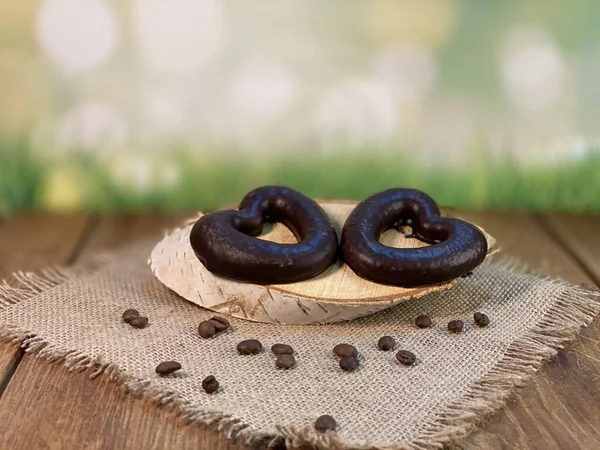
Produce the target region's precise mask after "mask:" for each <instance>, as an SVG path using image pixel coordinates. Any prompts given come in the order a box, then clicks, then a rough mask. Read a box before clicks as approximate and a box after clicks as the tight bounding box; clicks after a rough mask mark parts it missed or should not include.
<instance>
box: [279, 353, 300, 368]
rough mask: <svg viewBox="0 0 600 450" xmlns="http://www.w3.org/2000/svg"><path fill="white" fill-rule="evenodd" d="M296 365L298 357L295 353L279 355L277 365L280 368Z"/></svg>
mask: <svg viewBox="0 0 600 450" xmlns="http://www.w3.org/2000/svg"><path fill="white" fill-rule="evenodd" d="M295 365H296V358H294V355H287V354H285V355H279V356H278V357H277V361H275V367H277V368H278V369H291V368H292V367H294V366H295Z"/></svg>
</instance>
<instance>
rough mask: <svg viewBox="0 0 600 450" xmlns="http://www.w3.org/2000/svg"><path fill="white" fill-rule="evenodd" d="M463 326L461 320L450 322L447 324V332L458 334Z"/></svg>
mask: <svg viewBox="0 0 600 450" xmlns="http://www.w3.org/2000/svg"><path fill="white" fill-rule="evenodd" d="M464 326H465V324H464V323H463V321H462V320H451V321H450V322H448V330H450V331H451V332H453V333H460V332H461V331H462V330H463V327H464Z"/></svg>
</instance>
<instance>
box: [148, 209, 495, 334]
mask: <svg viewBox="0 0 600 450" xmlns="http://www.w3.org/2000/svg"><path fill="white" fill-rule="evenodd" d="M319 204H320V205H321V206H322V207H323V209H324V210H325V212H327V214H328V215H329V217H330V218H331V220H332V221H333V223H334V225H335V227H336V229H337V231H338V235H340V234H341V229H342V226H343V225H344V222H345V221H346V218H347V217H348V215H349V214H350V212H351V211H352V209H353V208H354V206H355V205H356V202H343V201H341V202H340V201H338V202H329V201H320V202H319ZM442 214H443V215H449V213H448V212H447V211H444V212H443V213H442ZM451 215H452V216H454V217H458V218H460V214H459V213H456V212H454V211H453V212H452V213H451ZM201 216H202V214H198V217H201ZM196 220H197V218H194V219H193V220H190V221H189V222H188V223H187V224H186V225H185V226H183V227H182V228H178V229H175V230H172V231H171V232H170V233H168V234H167V235H166V236H165V238H164V239H163V240H161V241H160V242H159V243H158V244H157V245H156V246H155V247H154V249H153V250H152V253H151V255H150V258H149V261H148V262H149V264H150V267H151V269H152V272H153V273H154V275H155V276H156V277H157V278H158V280H160V282H162V283H163V284H164V285H165V286H167V287H169V288H170V289H171V290H173V291H174V292H176V293H177V294H179V295H180V296H181V297H183V298H185V299H187V300H189V301H190V302H192V303H195V304H197V305H199V306H202V307H204V308H207V309H210V310H213V311H215V312H217V313H219V314H224V315H229V316H233V317H237V318H241V319H246V320H252V321H256V322H266V323H276V324H296V325H297V324H305V325H308V324H318V323H333V322H341V321H345V320H352V319H356V318H358V317H362V316H366V315H369V314H373V313H375V312H378V311H381V310H383V309H386V308H389V307H390V306H393V305H395V304H397V303H399V302H403V301H407V300H410V299H412V298H417V297H421V296H423V295H426V294H428V293H431V292H435V291H438V290H442V289H450V288H452V286H454V285H455V284H456V283H457V281H458V280H451V281H449V282H445V283H441V284H437V285H432V286H427V287H418V288H401V287H397V286H386V285H381V284H376V283H372V282H370V281H367V280H365V279H363V278H360V277H359V276H357V275H356V274H355V273H354V272H353V271H352V270H351V269H350V268H349V267H348V266H347V265H345V264H343V263H340V262H339V261H338V262H336V263H335V264H334V265H332V266H331V267H330V268H329V269H327V270H326V271H325V272H324V273H323V274H321V275H319V276H318V277H315V278H313V279H311V280H307V281H302V282H299V283H292V284H285V285H270V286H260V285H254V284H247V283H238V282H236V281H233V280H228V279H224V278H221V277H218V276H215V275H213V274H212V273H211V272H209V271H208V270H206V268H205V267H204V266H203V265H202V263H201V262H200V261H199V260H198V259H197V258H196V256H195V255H194V251H193V250H192V248H191V246H190V243H189V233H190V230H191V227H192V225H193V223H194V222H195V221H196ZM480 229H481V228H480ZM481 231H482V232H483V233H484V235H485V237H486V239H487V241H488V256H489V255H491V254H492V253H495V252H496V251H497V250H498V249H497V247H496V240H495V239H494V238H493V237H492V236H490V235H489V234H487V233H486V232H485V231H484V230H483V229H481ZM260 239H266V240H269V241H273V242H282V243H295V242H297V240H296V238H295V237H294V235H293V234H292V233H291V232H290V231H289V230H288V229H287V228H286V227H285V226H284V225H282V224H279V223H276V224H273V225H271V226H265V230H264V231H263V234H262V235H261V236H260ZM380 240H381V242H382V243H383V244H385V245H389V246H392V247H398V248H417V247H423V246H426V245H428V244H425V243H424V242H421V241H419V240H418V239H414V238H407V237H405V235H404V234H403V233H400V232H398V231H396V230H389V231H387V232H385V233H384V234H383V235H382V236H381V239H380Z"/></svg>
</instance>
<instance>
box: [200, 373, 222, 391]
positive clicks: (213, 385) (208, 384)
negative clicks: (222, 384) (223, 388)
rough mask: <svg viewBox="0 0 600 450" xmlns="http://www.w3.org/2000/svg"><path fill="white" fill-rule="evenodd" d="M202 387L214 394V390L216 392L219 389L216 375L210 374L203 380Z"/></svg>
mask: <svg viewBox="0 0 600 450" xmlns="http://www.w3.org/2000/svg"><path fill="white" fill-rule="evenodd" d="M202 389H204V392H206V393H207V394H212V393H213V392H216V391H217V389H219V382H218V381H217V379H216V378H215V377H214V376H212V375H209V376H207V377H206V378H205V379H204V380H202Z"/></svg>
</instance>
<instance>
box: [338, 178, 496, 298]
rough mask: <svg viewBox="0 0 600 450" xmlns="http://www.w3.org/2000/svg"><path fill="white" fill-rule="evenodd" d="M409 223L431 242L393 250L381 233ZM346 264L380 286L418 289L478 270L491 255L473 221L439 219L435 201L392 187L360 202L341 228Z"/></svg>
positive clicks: (416, 235) (419, 194)
mask: <svg viewBox="0 0 600 450" xmlns="http://www.w3.org/2000/svg"><path fill="white" fill-rule="evenodd" d="M404 224H406V225H410V226H411V227H412V228H413V234H414V235H415V237H417V238H418V239H420V240H422V241H425V242H427V243H429V244H431V245H429V246H427V247H422V248H417V249H412V248H411V249H406V248H393V247H388V246H386V245H383V244H382V243H381V242H379V238H380V236H381V234H382V233H383V232H384V231H386V230H388V229H390V228H393V227H395V226H398V225H404ZM342 250H343V253H344V259H345V261H346V263H347V264H348V265H349V266H350V268H352V270H354V272H356V274H357V275H359V276H361V277H363V278H366V279H368V280H370V281H373V282H375V283H380V284H389V285H396V286H403V287H414V286H422V285H428V284H435V283H440V282H443V281H448V280H451V279H453V278H457V277H460V276H461V275H463V274H464V273H467V272H469V271H470V270H473V269H474V268H475V267H477V266H478V265H479V264H481V262H482V261H483V260H484V258H485V256H486V254H487V241H486V239H485V236H484V235H483V234H482V233H481V232H480V231H479V230H478V229H477V227H475V226H474V225H471V224H470V223H467V222H465V221H462V220H459V219H453V218H443V217H440V211H439V208H438V206H437V204H436V203H435V201H434V200H433V199H432V198H431V197H429V196H428V195H427V194H425V193H424V192H421V191H417V190H414V189H390V190H387V191H383V192H380V193H378V194H375V195H373V196H371V197H369V198H367V199H366V200H364V201H363V202H361V203H359V204H358V205H357V206H356V208H355V209H354V210H353V211H352V213H351V214H350V216H349V217H348V219H347V220H346V223H345V225H344V228H343V230H342Z"/></svg>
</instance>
